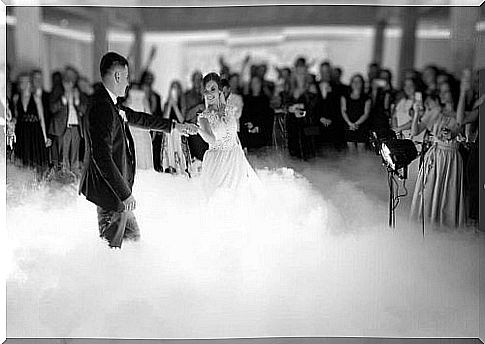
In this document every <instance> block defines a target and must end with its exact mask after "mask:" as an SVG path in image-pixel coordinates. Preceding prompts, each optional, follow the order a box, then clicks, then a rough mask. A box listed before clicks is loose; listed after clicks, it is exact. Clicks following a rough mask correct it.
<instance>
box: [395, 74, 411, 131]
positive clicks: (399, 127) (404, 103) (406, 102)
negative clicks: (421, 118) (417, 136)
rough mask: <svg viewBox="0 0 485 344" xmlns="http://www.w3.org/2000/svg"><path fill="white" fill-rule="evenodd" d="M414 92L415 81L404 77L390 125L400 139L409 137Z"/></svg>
mask: <svg viewBox="0 0 485 344" xmlns="http://www.w3.org/2000/svg"><path fill="white" fill-rule="evenodd" d="M415 93H416V82H415V80H414V79H413V78H406V79H404V87H403V92H402V95H401V99H400V100H399V101H398V102H397V104H396V106H395V107H394V110H393V112H392V116H391V126H392V130H394V131H395V132H396V134H397V136H398V138H400V139H410V138H411V122H412V108H413V104H414V96H415Z"/></svg>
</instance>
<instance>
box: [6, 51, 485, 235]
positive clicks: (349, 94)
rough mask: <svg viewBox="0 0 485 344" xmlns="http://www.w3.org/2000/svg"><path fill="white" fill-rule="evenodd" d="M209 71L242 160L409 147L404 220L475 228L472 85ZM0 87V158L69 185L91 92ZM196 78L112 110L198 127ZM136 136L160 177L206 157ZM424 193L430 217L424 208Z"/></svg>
mask: <svg viewBox="0 0 485 344" xmlns="http://www.w3.org/2000/svg"><path fill="white" fill-rule="evenodd" d="M219 63H220V71H219V72H220V75H221V78H222V87H223V92H224V97H225V98H226V102H228V103H231V104H232V105H233V106H234V107H235V108H236V109H237V111H236V113H237V116H238V117H239V125H238V132H239V138H240V142H241V144H242V146H243V148H244V149H245V151H246V152H250V151H252V150H256V149H260V148H262V147H268V146H272V147H275V148H277V149H282V150H287V152H288V153H289V154H290V155H291V156H293V157H296V158H300V159H308V158H313V157H315V156H316V155H317V153H318V152H319V151H320V150H322V149H327V150H335V151H348V152H349V153H352V154H362V153H363V152H364V151H365V150H368V149H369V148H370V138H371V137H372V135H374V137H375V136H376V135H377V136H383V137H389V136H392V137H396V138H401V139H411V140H413V141H414V142H415V144H416V147H417V149H418V151H420V152H421V154H422V156H423V157H425V156H426V158H425V159H421V161H422V163H421V165H422V166H420V172H419V175H418V183H417V187H416V191H415V195H414V198H413V206H412V212H413V214H414V213H415V214H416V216H417V217H419V216H422V215H423V211H424V213H425V214H427V215H426V216H428V217H429V218H431V219H432V220H433V221H436V222H438V223H442V224H443V225H450V226H461V225H462V224H463V223H464V222H466V221H469V220H474V221H477V220H478V189H479V185H478V148H477V142H476V141H477V137H478V135H477V131H478V110H477V109H478V107H479V106H480V105H481V103H482V102H483V100H484V97H483V95H482V96H481V97H480V95H479V93H478V74H477V73H475V74H474V73H471V72H470V71H468V72H466V73H464V75H463V76H461V78H457V77H455V76H453V75H452V74H451V73H449V72H447V71H446V70H444V69H442V68H438V67H437V66H434V65H429V66H427V67H425V68H424V69H423V70H422V71H417V70H409V71H405V74H404V78H403V81H402V84H401V85H399V87H395V84H394V82H393V75H392V73H391V71H390V70H389V69H386V68H383V67H382V66H380V65H379V64H377V63H371V64H369V65H368V70H367V72H366V73H365V74H364V73H362V74H359V73H357V74H355V75H352V76H351V78H350V82H349V84H348V85H347V84H344V83H343V82H342V74H343V70H342V68H341V67H338V66H334V65H333V64H332V63H331V61H328V60H324V61H322V62H321V63H320V65H319V66H318V73H317V75H315V74H313V73H311V72H310V70H311V68H310V66H309V64H308V63H307V61H306V59H305V58H304V57H299V58H297V59H296V61H294V63H293V65H291V66H287V67H284V68H276V67H275V69H276V71H277V75H278V77H277V78H276V80H268V78H267V72H268V66H267V65H266V64H255V63H251V61H250V58H249V57H248V58H246V59H245V60H244V63H243V65H242V67H241V68H240V69H239V70H234V68H232V67H231V66H229V65H228V64H227V63H226V62H225V61H224V59H222V58H221V59H220V60H219ZM7 74H9V73H7ZM8 76H9V75H7V98H8V99H7V102H8V106H7V107H8V115H7V124H8V125H7V128H8V130H9V133H8V134H7V146H8V148H7V149H8V152H9V154H12V153H13V156H14V157H15V160H16V161H18V162H19V163H21V164H23V165H25V166H29V167H32V168H35V169H36V170H37V171H38V172H39V174H40V175H41V176H45V174H46V173H47V174H48V173H49V171H52V170H54V171H55V170H68V171H70V172H72V173H73V174H75V175H79V173H80V168H81V166H82V160H83V155H84V154H83V149H84V148H83V147H84V144H83V120H82V118H83V116H84V115H85V114H86V110H87V106H88V98H89V95H90V94H91V93H92V92H93V89H94V88H95V87H97V86H99V85H91V84H90V83H89V81H88V79H87V78H85V77H82V76H80V75H79V73H78V72H77V71H76V69H74V68H72V67H66V68H65V69H64V70H63V71H60V72H55V73H53V75H52V89H51V90H50V92H47V91H46V90H45V89H44V87H43V82H42V81H43V76H42V72H41V71H40V70H33V71H31V72H30V73H20V74H19V75H18V76H17V79H16V82H15V83H14V82H12V81H11V80H9V78H8ZM202 78H203V75H202V74H201V73H200V72H198V71H195V72H193V74H192V77H191V85H190V88H188V89H186V90H184V88H183V86H182V83H181V82H180V81H179V80H173V81H172V82H171V84H170V88H169V92H168V94H167V96H166V97H165V98H162V97H161V96H160V94H158V93H157V91H156V90H154V88H153V83H154V75H153V73H151V72H150V71H148V70H145V71H144V72H143V74H142V75H141V76H140V77H139V78H138V80H135V81H134V82H133V84H132V86H131V89H130V94H129V95H128V96H127V98H126V99H124V100H121V101H124V102H125V104H128V105H131V106H135V107H138V108H139V110H142V111H144V112H148V113H151V114H152V115H153V116H164V117H166V118H171V119H173V120H175V121H177V122H180V123H184V122H188V123H197V116H198V114H199V113H201V112H202V110H203V109H204V107H205V105H204V98H203V89H202ZM162 101H164V102H163V103H162ZM140 135H141V136H140V138H139V139H136V137H135V144H136V145H137V146H138V147H137V150H139V152H138V151H137V155H139V160H140V161H137V165H138V166H139V167H141V168H153V169H155V170H156V171H158V172H168V173H182V174H187V175H189V176H190V175H191V173H193V172H194V171H195V170H196V169H197V166H198V162H200V161H201V160H202V159H203V156H204V153H205V151H206V150H207V149H208V145H207V143H205V142H204V140H203V139H202V138H201V137H200V136H199V135H194V136H190V137H185V136H181V135H180V134H179V133H176V132H174V133H171V134H163V133H144V134H140ZM143 135H144V136H143ZM142 140H144V141H143V143H142ZM142 146H143V147H142ZM433 147H435V148H433ZM449 152H452V153H450V154H451V155H450V154H448V153H449ZM9 156H10V155H9ZM450 178H451V179H450ZM430 179H431V180H433V181H432V182H430ZM424 180H427V182H426V183H424V182H423V181H424ZM450 180H452V182H450ZM444 181H446V183H445V184H447V185H448V186H447V187H446V188H443V187H442V185H443V184H444ZM425 184H426V185H427V186H426V188H424V185H425ZM423 193H424V194H426V204H425V205H426V207H429V209H428V208H426V207H425V206H424V205H423V203H422V200H423V199H424V197H422V195H423ZM425 208H426V209H425ZM447 212H451V213H453V215H447Z"/></svg>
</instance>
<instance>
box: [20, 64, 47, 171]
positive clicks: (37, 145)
mask: <svg viewBox="0 0 485 344" xmlns="http://www.w3.org/2000/svg"><path fill="white" fill-rule="evenodd" d="M18 90H19V93H18V94H16V95H15V96H14V99H13V102H14V110H15V112H14V116H15V120H16V125H15V136H16V144H15V151H14V153H15V156H16V157H17V158H18V160H19V161H20V163H21V164H22V165H23V166H25V167H29V168H33V169H34V170H35V171H36V173H37V177H38V179H39V180H40V179H42V177H43V174H44V173H45V171H46V169H47V167H48V163H49V154H48V150H47V148H48V147H49V146H50V145H51V140H50V139H49V138H48V137H47V132H46V130H45V119H44V114H43V113H42V112H39V111H38V107H37V104H36V102H35V98H34V95H33V94H32V79H31V75H29V74H27V73H21V74H20V75H19V76H18Z"/></svg>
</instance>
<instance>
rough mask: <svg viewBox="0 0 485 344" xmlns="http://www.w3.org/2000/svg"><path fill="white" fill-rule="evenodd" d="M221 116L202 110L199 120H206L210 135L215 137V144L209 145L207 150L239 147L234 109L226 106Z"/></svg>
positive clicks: (212, 111) (211, 111)
mask: <svg viewBox="0 0 485 344" xmlns="http://www.w3.org/2000/svg"><path fill="white" fill-rule="evenodd" d="M222 111H224V113H223V114H219V113H217V112H215V111H214V110H208V109H206V110H204V111H203V112H202V113H201V114H200V115H199V118H207V120H208V121H209V125H210V128H211V130H212V133H213V134H214V136H215V139H216V140H215V142H213V143H211V144H209V149H210V150H213V149H220V150H228V149H232V148H234V147H236V146H237V145H239V139H238V137H237V118H236V114H235V112H236V109H235V108H234V106H232V105H229V104H228V105H226V106H225V107H224V109H223V110H222Z"/></svg>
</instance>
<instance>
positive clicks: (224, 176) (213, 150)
mask: <svg viewBox="0 0 485 344" xmlns="http://www.w3.org/2000/svg"><path fill="white" fill-rule="evenodd" d="M222 111H223V113H222V114H218V113H216V112H214V111H209V110H207V109H206V110H205V111H204V112H202V114H201V115H199V118H206V119H207V120H208V122H209V125H210V128H211V130H212V133H213V134H214V136H215V141H214V142H212V143H210V144H209V149H208V150H207V151H206V152H205V154H204V159H203V161H202V173H201V182H202V187H203V190H204V193H205V195H206V197H207V198H214V196H216V195H222V194H226V195H230V196H231V197H233V198H234V197H238V198H239V199H240V198H241V197H246V196H251V195H252V196H255V194H260V193H261V192H262V188H261V182H260V180H259V178H258V176H257V175H256V173H255V171H254V170H253V168H252V167H251V165H250V164H249V162H248V160H247V159H246V156H245V154H244V151H243V149H242V147H241V143H240V142H239V138H238V136H237V127H238V125H237V122H238V119H237V114H236V111H237V109H236V108H235V107H234V106H232V105H230V104H228V105H226V106H225V107H224V108H223V110H222Z"/></svg>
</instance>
